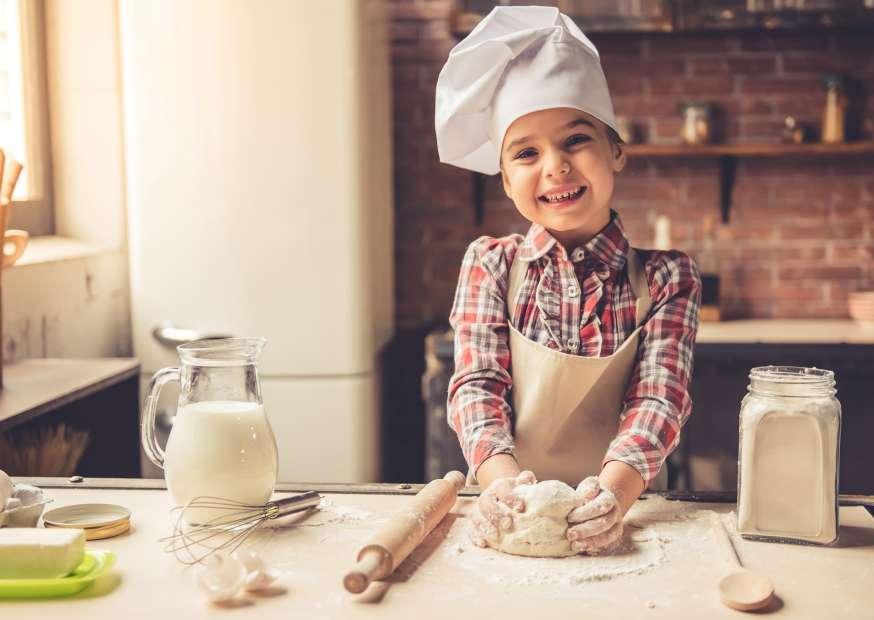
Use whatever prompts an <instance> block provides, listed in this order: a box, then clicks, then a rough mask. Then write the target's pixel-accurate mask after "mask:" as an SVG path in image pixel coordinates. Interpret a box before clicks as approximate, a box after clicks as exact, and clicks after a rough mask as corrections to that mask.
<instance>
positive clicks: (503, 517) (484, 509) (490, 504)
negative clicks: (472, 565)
mask: <svg viewBox="0 0 874 620" xmlns="http://www.w3.org/2000/svg"><path fill="white" fill-rule="evenodd" d="M536 483H537V478H536V477H535V476H534V474H533V473H532V472H530V471H523V472H521V473H519V475H517V476H515V477H507V478H496V479H495V480H493V481H492V483H491V484H490V485H489V486H487V487H486V488H485V490H483V492H482V493H480V496H479V499H478V500H477V509H476V510H475V511H474V513H473V515H472V516H471V521H472V524H473V527H472V528H471V529H470V539H471V541H472V542H473V544H475V545H476V546H478V547H485V546H486V538H487V537H490V536H495V535H496V534H497V533H498V531H499V530H504V531H507V530H510V529H512V527H513V518H512V516H510V515H508V514H507V512H506V511H504V510H501V508H500V504H504V505H506V506H508V507H509V508H511V509H512V510H514V511H516V512H522V511H524V510H525V502H524V501H523V500H522V499H521V498H519V497H517V496H516V495H514V494H513V489H515V488H516V487H517V486H518V485H520V484H536Z"/></svg>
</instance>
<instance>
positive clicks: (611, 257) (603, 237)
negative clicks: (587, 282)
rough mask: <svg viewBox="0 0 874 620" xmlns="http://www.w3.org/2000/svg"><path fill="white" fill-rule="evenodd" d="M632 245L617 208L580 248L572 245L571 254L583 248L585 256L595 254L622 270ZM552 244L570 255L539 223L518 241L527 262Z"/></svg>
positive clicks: (589, 256)
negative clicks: (599, 229)
mask: <svg viewBox="0 0 874 620" xmlns="http://www.w3.org/2000/svg"><path fill="white" fill-rule="evenodd" d="M630 247H631V246H630V245H629V243H628V237H626V236H625V227H624V226H622V220H620V219H619V214H618V213H616V211H612V210H611V211H610V222H609V223H608V224H607V225H606V226H605V227H604V228H602V229H601V231H600V232H598V234H597V235H595V236H594V237H592V238H591V239H590V240H589V242H588V243H586V244H585V245H583V246H580V247H579V248H571V251H570V256H574V255H575V254H577V255H578V254H580V253H579V252H575V250H578V249H581V250H582V256H583V258H593V259H595V260H597V261H599V262H602V263H604V264H605V265H607V267H609V268H610V269H611V270H613V271H620V270H621V269H622V268H623V267H624V266H625V260H626V258H627V256H628V250H629V248H630ZM553 248H555V249H556V250H558V251H559V252H560V253H561V254H562V255H563V256H565V257H567V256H568V254H567V253H565V252H564V251H562V250H563V248H562V246H561V244H560V243H558V241H557V240H556V238H555V237H553V236H552V235H551V234H550V233H549V231H548V230H546V229H545V228H544V227H543V226H541V225H540V224H532V225H531V228H529V229H528V233H527V234H526V235H525V239H523V240H522V243H521V244H520V245H519V259H520V260H522V261H525V262H531V261H535V260H537V259H538V258H540V257H541V256H544V255H546V254H547V253H549V252H550V251H551V250H552V249H553ZM580 260H582V259H580Z"/></svg>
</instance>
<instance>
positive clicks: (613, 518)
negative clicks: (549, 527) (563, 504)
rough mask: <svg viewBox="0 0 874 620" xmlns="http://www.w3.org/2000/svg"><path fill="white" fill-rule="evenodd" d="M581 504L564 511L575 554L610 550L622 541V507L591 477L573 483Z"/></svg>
mask: <svg viewBox="0 0 874 620" xmlns="http://www.w3.org/2000/svg"><path fill="white" fill-rule="evenodd" d="M577 492H578V493H580V496H581V501H582V502H583V503H582V505H580V506H578V507H577V508H574V509H573V510H572V511H571V512H570V514H568V517H567V520H568V530H567V537H568V540H570V541H571V549H573V550H574V551H576V552H577V553H587V554H589V555H602V554H605V553H611V552H612V551H613V550H614V549H615V548H616V547H617V546H618V544H619V542H620V541H621V540H622V517H623V514H622V507H621V505H620V504H619V501H618V500H617V499H616V496H615V495H614V494H613V492H612V491H608V490H607V489H602V488H601V485H600V484H599V482H598V478H597V477H595V476H591V477H589V478H586V479H585V480H583V481H582V482H581V483H580V484H579V485H578V486H577Z"/></svg>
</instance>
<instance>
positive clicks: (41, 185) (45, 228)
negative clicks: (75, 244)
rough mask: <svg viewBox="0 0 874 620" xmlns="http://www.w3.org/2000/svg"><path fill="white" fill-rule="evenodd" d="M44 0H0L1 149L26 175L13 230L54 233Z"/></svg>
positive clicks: (16, 197) (18, 190)
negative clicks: (50, 182)
mask: <svg viewBox="0 0 874 620" xmlns="http://www.w3.org/2000/svg"><path fill="white" fill-rule="evenodd" d="M44 23H45V19H44V12H43V2H42V0H0V148H2V149H3V150H4V152H5V153H6V161H7V162H9V161H10V160H15V161H19V162H21V163H22V164H24V170H23V171H22V173H21V176H20V177H19V180H18V185H17V186H16V188H15V194H14V195H13V197H12V199H13V208H12V212H11V213H12V214H11V219H10V222H9V227H10V228H23V229H24V230H27V231H28V232H30V233H31V234H32V235H46V234H51V233H52V230H53V220H54V218H53V216H52V209H51V192H50V185H49V174H48V172H49V169H50V168H49V143H48V133H47V131H46V128H47V122H46V118H47V99H46V95H45V93H46V88H45V42H44V41H45V37H44V33H45V29H44Z"/></svg>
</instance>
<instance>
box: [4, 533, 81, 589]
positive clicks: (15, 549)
mask: <svg viewBox="0 0 874 620" xmlns="http://www.w3.org/2000/svg"><path fill="white" fill-rule="evenodd" d="M84 557H85V532H84V531H83V530H80V529H66V528H64V529H62V528H56V529H45V528H37V527H4V528H2V529H0V579H51V578H56V577H63V576H65V575H68V574H70V573H71V572H73V569H75V568H76V567H77V566H79V564H81V563H82V558H84Z"/></svg>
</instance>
